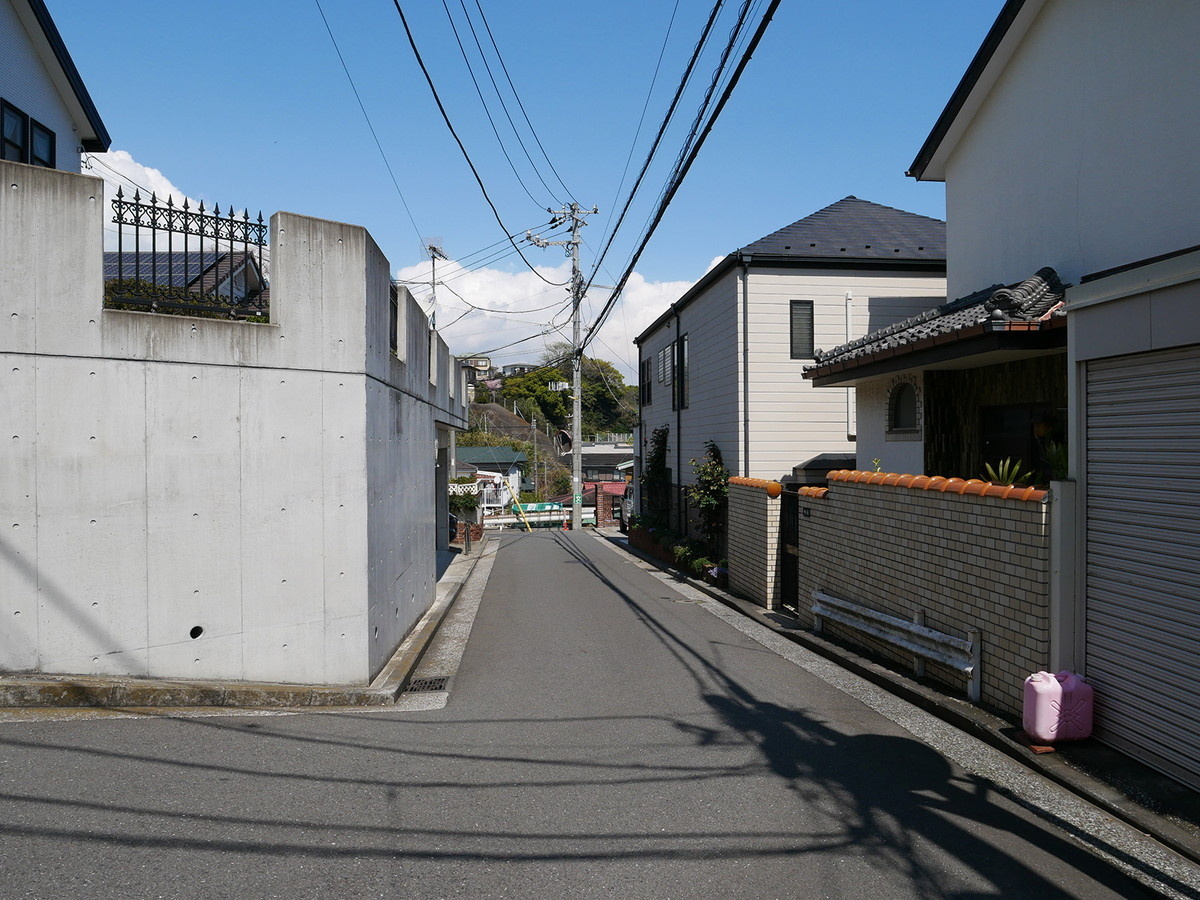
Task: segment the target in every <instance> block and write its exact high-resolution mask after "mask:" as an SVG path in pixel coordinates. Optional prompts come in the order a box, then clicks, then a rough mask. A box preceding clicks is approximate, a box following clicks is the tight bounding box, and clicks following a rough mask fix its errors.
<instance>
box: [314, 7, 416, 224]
mask: <svg viewBox="0 0 1200 900" xmlns="http://www.w3.org/2000/svg"><path fill="white" fill-rule="evenodd" d="M313 2H314V3H316V4H317V12H319V13H320V14H321V21H322V22H324V23H325V30H326V31H327V32H329V40H330V41H331V42H332V43H333V49H334V52H335V53H337V58H338V61H339V62H340V63H341V64H342V71H343V72H345V73H346V79H347V80H348V81H349V82H350V90H352V91H354V99H355V100H357V101H358V108H359V109H361V110H362V114H363V118H364V119H366V120H367V128H368V129H370V131H371V137H373V138H374V139H375V146H376V147H378V148H379V155H380V157H381V158H382V159H383V165H384V167H385V168H386V169H387V171H388V175H389V176H391V179H392V186H393V187H395V188H396V195H397V196H398V197H399V198H400V205H401V206H403V207H404V212H405V213H407V215H408V221H409V222H411V223H412V227H413V231H415V232H416V233H417V240H421V229H419V228H418V227H417V221H416V219H414V218H413V214H412V210H410V209H409V208H408V201H407V200H405V199H404V192H403V191H401V190H400V182H399V181H397V180H396V173H395V172H393V171H392V164H391V163H390V162H388V158H387V154H386V153H384V152H383V144H382V143H380V141H379V135H378V134H376V133H375V126H374V125H372V124H371V117H370V116H369V115H368V114H367V108H366V106H364V105H363V101H362V97H360V96H359V94H358V87H357V86H356V85H355V84H354V76H352V75H351V74H350V69H349V67H348V66H347V65H346V60H345V58H343V56H342V50H341V48H340V47H338V42H337V38H335V37H334V36H333V29H332V28H330V27H329V20H328V19H327V18H325V10H323V9H321V0H313Z"/></svg>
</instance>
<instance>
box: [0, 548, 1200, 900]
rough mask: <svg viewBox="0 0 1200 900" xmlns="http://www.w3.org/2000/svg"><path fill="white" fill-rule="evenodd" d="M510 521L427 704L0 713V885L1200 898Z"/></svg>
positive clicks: (758, 642) (1031, 785)
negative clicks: (1150, 886) (52, 715)
mask: <svg viewBox="0 0 1200 900" xmlns="http://www.w3.org/2000/svg"><path fill="white" fill-rule="evenodd" d="M497 543H499V544H500V548H499V552H498V553H496V554H495V556H494V561H493V560H492V559H491V558H485V560H484V561H483V562H482V563H481V564H480V566H479V568H478V569H477V576H479V577H481V576H482V575H483V574H486V573H487V571H488V568H489V567H490V577H489V578H488V580H487V582H486V589H484V590H482V591H481V590H480V587H481V585H479V584H475V585H474V586H470V585H469V586H468V590H466V591H464V595H463V597H462V598H460V601H459V606H461V607H462V608H463V609H462V610H456V613H457V614H459V618H458V620H457V621H454V619H453V617H454V615H455V614H454V613H452V620H451V621H450V622H448V627H447V629H446V635H447V641H449V642H450V643H449V644H447V646H443V647H440V648H435V651H434V652H433V653H432V654H431V660H430V662H429V663H428V665H430V666H434V667H438V666H442V667H445V668H444V672H445V674H448V675H450V679H449V684H448V693H447V694H445V695H436V696H435V695H428V696H425V695H418V694H414V695H409V696H410V697H411V698H413V699H415V700H416V701H420V700H421V699H422V698H424V700H425V701H426V705H427V706H431V707H436V708H430V709H424V710H421V709H417V708H415V707H416V706H419V705H420V702H415V703H413V704H411V705H412V706H413V707H414V708H409V709H399V710H397V709H388V710H383V711H366V710H354V709H342V710H337V711H333V712H324V713H306V714H278V713H276V714H263V715H242V716H231V715H228V714H222V715H203V716H197V715H188V716H186V717H183V716H181V717H173V716H162V715H160V716H157V717H152V718H151V717H129V718H88V717H83V716H80V717H76V718H71V717H64V718H61V719H58V720H50V721H8V722H4V723H3V724H0V846H3V851H2V853H0V896H3V897H5V898H18V897H40V898H51V897H89V898H91V897H114V898H115V897H122V898H127V897H185V896H186V897H333V896H336V897H376V896H379V897H383V896H387V897H398V896H403V897H421V898H425V897H430V898H432V897H452V896H453V897H459V896H461V897H597V898H599V897H656V898H688V897H747V898H760V897H761V898H771V897H776V898H782V897H804V898H807V897H846V898H850V897H870V896H875V897H880V898H884V897H886V898H901V897H919V898H932V897H956V898H968V897H970V898H981V897H997V898H999V897H1005V898H1010V897H1011V898H1018V897H1019V898H1030V897H1087V898H1089V900H1092V898H1102V897H1138V896H1155V895H1157V894H1156V893H1155V892H1153V891H1149V890H1147V889H1146V888H1145V887H1143V885H1142V884H1141V883H1140V880H1135V877H1134V875H1137V874H1138V873H1142V874H1143V875H1144V874H1145V873H1147V872H1149V871H1150V870H1151V867H1152V866H1155V867H1158V868H1159V870H1160V871H1159V873H1158V876H1157V877H1158V879H1159V884H1160V885H1165V887H1166V889H1167V891H1168V893H1169V894H1170V895H1174V896H1195V893H1194V882H1190V881H1189V880H1188V879H1189V878H1194V877H1195V870H1194V868H1193V867H1184V868H1175V869H1172V866H1179V864H1178V862H1177V861H1176V858H1174V857H1169V856H1165V857H1163V860H1162V862H1161V864H1158V863H1148V862H1146V860H1152V861H1153V860H1154V859H1156V857H1155V854H1156V853H1158V852H1159V851H1158V849H1157V847H1156V845H1153V844H1152V842H1150V841H1149V840H1146V839H1142V838H1140V836H1138V835H1136V834H1134V833H1132V832H1131V830H1130V829H1127V828H1125V827H1124V826H1120V825H1118V824H1117V823H1114V822H1111V821H1100V820H1102V819H1103V818H1104V817H1102V816H1099V815H1098V814H1097V813H1095V811H1089V809H1086V808H1082V807H1084V804H1081V803H1079V802H1078V801H1074V802H1075V803H1076V804H1077V806H1071V803H1072V801H1070V800H1063V799H1060V798H1057V794H1058V793H1062V792H1059V791H1058V789H1057V788H1054V787H1052V786H1051V785H1049V784H1048V783H1043V782H1041V781H1040V779H1039V778H1038V777H1037V776H1035V775H1033V774H1030V773H1029V772H1027V771H1024V770H1022V769H1021V767H1020V766H1019V765H1017V764H1015V763H1012V762H1011V761H1008V760H1006V759H1004V758H1002V757H1000V761H997V760H995V759H993V758H992V756H989V755H988V754H989V753H990V751H987V750H986V748H982V747H977V746H975V742H973V741H972V740H971V739H969V738H966V737H965V736H963V735H961V734H957V733H954V732H953V729H950V728H949V726H945V725H942V724H940V723H937V722H936V720H932V719H931V718H930V717H928V716H925V715H924V714H922V713H919V712H918V711H916V710H915V709H913V708H912V707H908V706H907V704H904V703H903V702H902V701H899V700H896V699H895V698H891V697H890V696H889V695H886V694H883V693H882V692H880V691H878V690H877V689H875V688H872V687H870V686H865V685H863V684H862V683H857V679H854V678H853V676H849V675H847V674H846V673H844V672H841V671H840V670H837V667H835V666H831V664H829V663H826V662H823V661H817V660H810V659H802V658H800V657H799V656H797V654H803V651H801V650H800V649H799V648H795V647H794V646H793V647H792V648H791V649H788V648H778V647H775V646H773V645H772V644H771V639H772V638H773V635H770V634H768V633H765V632H764V634H763V635H756V636H752V635H751V633H750V632H751V631H752V630H753V629H755V628H757V627H758V626H756V625H754V623H748V622H746V621H745V620H744V619H743V620H741V621H736V620H737V619H738V618H739V617H737V616H736V614H735V613H733V612H730V611H728V610H726V609H725V608H724V607H721V606H719V605H718V604H716V603H714V602H713V601H711V600H708V599H707V598H703V597H702V595H698V594H696V593H695V592H694V591H691V590H690V589H687V588H686V587H685V586H679V588H678V589H677V587H676V586H675V585H673V584H671V583H670V579H669V578H666V577H665V576H659V575H656V574H653V573H651V572H649V571H646V570H645V569H644V568H643V567H642V566H640V565H638V564H636V563H635V562H634V561H632V559H631V558H630V557H628V556H627V555H625V554H624V553H622V552H621V551H620V550H618V549H616V548H614V547H612V546H610V545H608V544H607V543H606V542H605V541H603V540H600V539H598V538H596V537H594V536H592V535H591V534H586V533H585V534H564V533H561V532H542V533H534V534H518V533H512V534H506V535H505V536H504V537H503V538H502V539H500V540H499V541H497V540H493V541H492V542H491V547H490V548H489V550H492V549H494V548H495V545H496V544H497ZM473 591H474V595H473ZM480 594H482V596H480ZM476 604H477V607H478V611H477V615H476V616H475V618H474V622H473V625H472V623H471V622H470V620H469V618H467V619H465V620H464V619H463V618H462V615H465V614H468V613H469V612H471V611H473V610H474V608H475V605H476ZM468 629H469V634H470V637H469V640H468V641H466V649H465V653H464V654H463V655H462V657H461V662H459V661H458V660H457V656H456V653H455V652H454V647H453V641H455V640H461V639H465V637H466V634H467V630H468ZM781 654H783V655H781ZM825 669H830V670H835V671H829V672H826V671H825ZM443 699H444V700H445V705H444V706H442V705H441V702H442V700H443ZM993 755H994V756H997V757H998V756H999V755H998V754H993ZM1089 818H1090V819H1091V820H1097V821H1094V822H1093V823H1092V824H1093V825H1094V827H1093V828H1090V829H1085V828H1084V827H1083V826H1081V825H1080V824H1079V823H1080V822H1086V821H1088V820H1089ZM1126 842H1128V843H1126ZM1139 842H1140V843H1139ZM1085 845H1088V846H1090V847H1091V848H1093V849H1096V850H1099V851H1102V852H1105V853H1107V854H1109V855H1110V856H1112V857H1115V858H1116V859H1118V860H1119V861H1121V862H1122V864H1123V866H1124V869H1125V871H1118V869H1117V868H1114V867H1113V866H1112V865H1110V864H1109V863H1108V862H1105V861H1104V860H1102V859H1100V858H1098V857H1097V856H1096V855H1095V854H1094V853H1093V852H1091V851H1090V850H1088V849H1085ZM1184 869H1186V871H1185V870H1184ZM1130 873H1132V874H1130Z"/></svg>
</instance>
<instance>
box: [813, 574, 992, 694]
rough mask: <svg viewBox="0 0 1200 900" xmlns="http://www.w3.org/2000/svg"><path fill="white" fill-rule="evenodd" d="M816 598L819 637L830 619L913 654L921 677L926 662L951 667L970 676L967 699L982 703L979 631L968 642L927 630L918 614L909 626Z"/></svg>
mask: <svg viewBox="0 0 1200 900" xmlns="http://www.w3.org/2000/svg"><path fill="white" fill-rule="evenodd" d="M812 596H813V605H812V614H813V631H815V632H816V633H817V634H820V633H821V630H822V627H823V621H824V620H825V619H829V620H830V621H833V622H838V623H839V624H842V625H846V626H848V627H850V628H853V629H855V630H856V631H861V632H862V633H863V634H869V635H871V636H872V637H875V638H879V640H881V641H886V642H887V643H889V644H892V645H893V646H895V647H899V648H900V649H902V650H907V651H908V652H909V653H912V654H913V655H914V656H916V657H917V658H916V659H915V660H914V662H913V671H914V672H915V674H917V675H918V676H921V675H924V674H925V660H926V659H931V660H933V661H934V662H939V663H942V664H943V665H946V666H950V667H951V668H953V669H957V670H958V671H959V672H962V673H963V674H964V675H966V676H967V679H968V681H967V696H968V697H969V698H970V700H971V702H972V703H978V702H979V696H980V687H981V675H980V664H979V656H980V644H981V643H982V642H981V640H980V635H979V629H977V628H972V629H971V630H970V631H968V632H967V637H966V639H965V640H964V639H963V638H957V637H954V636H952V635H949V634H945V633H943V632H941V631H935V630H934V629H932V628H927V627H926V626H925V624H924V619H925V616H924V614H923V613H921V612H918V613H917V614H916V617H915V618H916V621H914V622H908V621H905V620H904V619H901V618H898V617H897V616H892V615H888V614H887V613H882V612H879V611H878V610H874V609H870V608H869V607H866V606H861V605H859V604H857V603H851V602H850V601H849V600H841V599H839V598H837V597H831V596H830V595H829V594H826V593H823V592H822V591H813V593H812Z"/></svg>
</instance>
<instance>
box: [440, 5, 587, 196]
mask: <svg viewBox="0 0 1200 900" xmlns="http://www.w3.org/2000/svg"><path fill="white" fill-rule="evenodd" d="M442 2H443V4H444V3H445V0H442ZM458 5H459V6H460V7H462V11H463V17H464V18H465V19H466V20H467V27H469V28H470V29H471V37H472V38H473V39H474V40H475V49H476V50H478V51H479V58H480V59H482V60H483V67H484V69H486V70H487V74H488V80H489V81H491V83H492V90H493V91H495V92H496V99H498V100H499V101H500V108H501V109H502V110H503V111H504V118H506V119H507V120H508V127H509V128H511V129H512V132H513V136H514V137H515V138H516V139H517V143H518V144H519V145H520V147H521V152H522V153H524V154H525V159H526V160H527V161H528V162H529V167H530V168H531V169H533V174H534V175H536V176H537V179H538V181H540V182H541V183H542V187H544V188H545V189H546V191H547V193H549V194H550V196H551V198H553V200H554V202H555V203H561V202H562V201H561V200H559V198H558V195H557V194H555V193H554V189H553V188H552V187H550V185H548V184H546V179H545V178H543V177H542V173H541V172H540V171H539V170H538V167H537V164H536V163H535V162H534V161H533V157H532V156H530V155H529V148H528V147H526V146H525V141H523V140H522V139H521V133H520V132H519V131H518V130H517V126H516V124H515V123H514V122H513V119H512V114H511V113H510V112H509V110H508V104H507V103H505V102H504V95H503V94H502V93H501V92H500V86H499V85H497V84H496V76H495V75H494V74H493V73H492V66H491V64H490V63H489V62H488V58H487V54H486V53H484V52H483V45H482V44H481V43H480V42H479V34H478V32H476V30H475V23H474V22H473V21H471V14H470V13H469V12H468V11H467V4H466V0H458ZM476 5H478V4H476ZM480 16H481V17H482V16H483V10H482V8H480ZM484 25H487V20H486V19H485V20H484ZM451 27H453V23H452V24H451ZM488 35H489V37H490V36H491V30H490V29H489V31H488ZM492 49H493V50H495V52H496V58H497V59H499V60H500V63H501V65H503V63H504V59H503V57H501V56H500V48H499V47H497V46H496V41H495V39H494V38H493V39H492ZM468 66H469V64H468ZM506 73H507V69H506ZM508 86H509V88H510V89H511V90H512V92H513V96H514V97H516V99H517V103H518V104H519V103H520V102H521V98H520V95H518V94H517V89H516V87H514V86H513V83H512V79H511V78H510V79H509V82H508ZM522 109H524V106H522ZM528 121H529V119H528V116H527V117H526V123H528ZM529 129H530V131H531V132H533V126H532V125H530V126H529ZM533 136H534V139H535V140H536V139H537V134H536V133H533ZM497 138H499V135H497ZM539 146H540V142H539ZM542 155H543V156H546V151H545V149H543V150H542ZM546 162H547V163H550V158H549V157H546ZM550 169H551V171H553V170H554V165H553V164H552V163H551V164H550ZM514 171H515V170H514ZM519 178H520V176H518V180H519ZM560 183H561V182H560ZM523 186H524V185H522V187H523ZM526 193H529V192H528V191H526ZM568 193H569V192H568Z"/></svg>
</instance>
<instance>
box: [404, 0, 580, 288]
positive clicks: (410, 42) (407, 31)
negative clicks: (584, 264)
mask: <svg viewBox="0 0 1200 900" xmlns="http://www.w3.org/2000/svg"><path fill="white" fill-rule="evenodd" d="M392 3H393V5H394V6H395V7H396V13H397V14H398V15H399V16H400V23H401V24H402V25H403V26H404V34H405V35H406V36H407V38H408V45H409V47H411V48H412V52H413V56H414V57H416V60H417V65H418V66H419V67H420V69H421V74H422V75H424V76H425V83H426V84H428V85H429V91H430V93H431V94H433V101H434V103H436V104H437V108H438V112H439V113H441V116H442V121H443V122H445V123H446V128H448V129H449V130H450V135H451V137H453V138H454V143H456V144H457V145H458V149H459V151H460V152H461V153H462V155H463V159H465V160H466V161H467V166H468V167H469V168H470V169H471V174H472V175H473V176H475V182H476V184H478V185H479V190H480V191H481V192H482V193H483V199H484V200H486V201H487V205H488V207H489V208H490V209H491V211H492V215H493V216H494V217H495V219H496V222H497V223H498V224H499V225H500V229H501V230H502V231H503V232H504V233H505V234H506V235H510V232H509V229H508V227H507V226H506V225H505V224H504V220H503V219H501V218H500V212H499V210H497V209H496V204H494V203H493V202H492V198H491V197H490V196H489V195H488V192H487V187H485V186H484V183H483V178H481V177H480V175H479V170H478V169H476V168H475V163H473V162H472V161H471V155H470V154H469V153H467V148H466V147H465V146H464V145H463V142H462V140H461V139H460V138H459V136H458V132H457V131H456V130H455V129H454V125H453V123H451V121H450V115H449V113H447V112H446V107H445V105H444V104H443V103H442V98H441V96H440V95H439V94H438V90H437V87H435V86H434V83H433V76H431V75H430V74H429V69H428V68H427V67H426V66H425V60H424V59H423V58H422V57H421V51H420V50H418V49H417V41H416V38H415V37H414V36H413V33H412V29H411V28H409V26H408V19H407V18H406V17H405V15H404V10H403V9H401V8H400V0H392ZM508 240H509V242H510V243H511V244H512V245H513V249H514V250H516V251H517V255H518V256H520V257H521V261H522V262H524V263H525V265H526V266H528V267H529V270H530V271H531V272H533V274H534V275H536V276H537V277H538V278H540V279H542V281H544V282H546V284H549V285H554V286H555V287H565V286H566V285H567V284H569V283H570V282H567V281H563V282H555V281H551V280H550V279H549V278H547V277H546V276H545V275H543V274H542V273H541V272H539V271H538V270H537V269H536V268H534V266H533V263H531V262H530V261H529V260H528V259H526V258H525V254H524V253H522V252H521V248H520V247H518V246H517V242H516V241H514V240H513V239H512V237H511V235H510V236H509V238H508Z"/></svg>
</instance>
